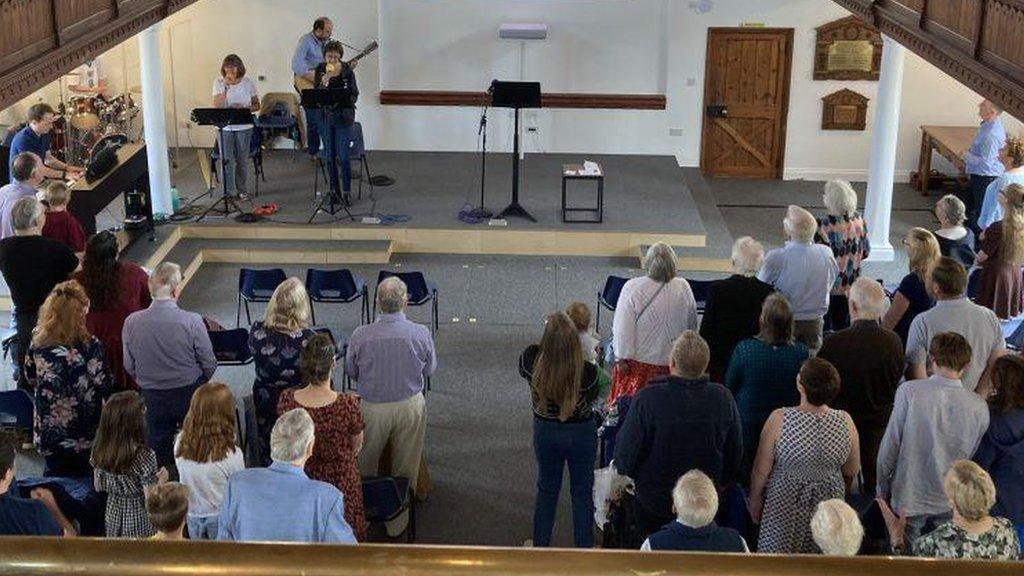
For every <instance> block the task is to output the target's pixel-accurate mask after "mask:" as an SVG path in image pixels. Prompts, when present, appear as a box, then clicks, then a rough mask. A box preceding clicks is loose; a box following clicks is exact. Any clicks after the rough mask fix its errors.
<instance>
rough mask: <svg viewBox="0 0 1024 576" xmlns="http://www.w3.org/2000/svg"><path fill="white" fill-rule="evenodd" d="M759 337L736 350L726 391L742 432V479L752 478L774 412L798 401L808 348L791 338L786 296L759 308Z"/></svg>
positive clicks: (776, 296)
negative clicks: (760, 443)
mask: <svg viewBox="0 0 1024 576" xmlns="http://www.w3.org/2000/svg"><path fill="white" fill-rule="evenodd" d="M760 325H761V332H760V333H759V334H758V335H757V337H755V338H747V339H746V340H744V341H742V342H740V343H739V344H737V345H736V350H735V352H733V354H732V360H731V361H730V362H729V369H728V371H727V372H726V373H725V386H726V387H727V388H728V389H729V390H730V391H731V392H732V393H733V396H735V398H736V407H737V409H738V410H739V412H740V421H741V422H742V430H743V474H742V475H743V476H745V477H749V476H748V474H749V472H750V467H751V465H752V463H753V461H754V455H755V454H757V444H758V439H759V438H760V437H761V428H763V427H764V423H765V420H767V419H768V416H769V415H770V414H771V413H772V411H773V410H775V409H776V408H781V407H783V406H791V405H793V404H796V403H797V402H798V401H799V400H800V395H799V393H798V392H797V390H796V389H795V388H794V387H793V385H792V382H794V381H796V377H797V374H798V373H799V372H800V366H801V365H802V364H803V363H804V360H807V356H808V353H807V347H806V346H804V345H803V344H801V343H799V342H796V341H794V339H793V311H792V309H791V308H790V307H789V302H787V301H786V297H785V296H783V295H782V294H777V293H776V294H771V295H769V296H768V297H767V298H765V300H764V304H763V305H762V307H761V318H760Z"/></svg>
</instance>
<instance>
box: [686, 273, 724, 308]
mask: <svg viewBox="0 0 1024 576" xmlns="http://www.w3.org/2000/svg"><path fill="white" fill-rule="evenodd" d="M686 281H687V282H688V283H689V284H690V290H692V291H693V299H694V300H696V301H697V308H700V309H703V308H704V303H705V302H707V301H708V292H709V291H710V290H711V285H712V284H714V283H715V282H718V280H690V279H687V280H686Z"/></svg>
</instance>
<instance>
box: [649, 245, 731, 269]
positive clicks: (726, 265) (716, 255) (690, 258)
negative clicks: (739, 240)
mask: <svg viewBox="0 0 1024 576" xmlns="http://www.w3.org/2000/svg"><path fill="white" fill-rule="evenodd" d="M650 247H651V245H650V244H641V245H640V249H639V250H638V251H637V254H636V256H637V260H638V261H639V264H640V267H641V268H643V266H644V256H646V254H647V250H648V249H649V248H650ZM672 249H673V250H675V252H676V266H678V267H679V269H680V270H686V271H691V272H722V273H729V272H732V254H731V251H732V248H731V247H725V248H724V249H723V248H722V247H714V248H694V247H692V246H673V247H672Z"/></svg>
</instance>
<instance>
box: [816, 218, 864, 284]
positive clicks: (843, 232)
mask: <svg viewBox="0 0 1024 576" xmlns="http://www.w3.org/2000/svg"><path fill="white" fill-rule="evenodd" d="M816 240H817V241H818V243H820V244H825V245H826V246H828V247H830V248H832V255H833V256H835V257H836V264H838V265H839V287H840V289H841V291H842V293H843V294H846V293H847V292H848V291H849V290H850V285H851V284H853V281H854V280H856V279H857V278H858V277H860V265H861V262H863V261H864V260H865V259H866V258H867V257H868V255H869V254H870V253H871V245H870V243H869V242H868V225H867V224H865V223H864V219H863V218H861V216H860V214H858V213H857V212H854V213H852V214H849V215H846V216H833V215H831V214H829V215H828V216H823V217H821V218H819V219H818V234H817V237H816Z"/></svg>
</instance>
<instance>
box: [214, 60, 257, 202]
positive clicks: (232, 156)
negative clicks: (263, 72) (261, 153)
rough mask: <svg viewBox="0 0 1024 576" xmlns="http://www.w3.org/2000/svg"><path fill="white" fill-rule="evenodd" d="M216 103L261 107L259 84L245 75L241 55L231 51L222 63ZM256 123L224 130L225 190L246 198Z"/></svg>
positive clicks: (247, 195) (215, 81)
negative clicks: (253, 132)
mask: <svg viewBox="0 0 1024 576" xmlns="http://www.w3.org/2000/svg"><path fill="white" fill-rule="evenodd" d="M213 105H214V106H215V107H217V108H242V109H246V108H247V109H249V110H251V111H252V112H258V111H259V109H260V95H259V93H258V92H257V91H256V85H255V84H253V82H252V80H250V79H248V78H246V77H245V64H243V63H242V59H241V58H239V57H238V55H237V54H228V55H227V56H225V57H224V62H222V63H221V65H220V78H217V79H216V80H214V81H213ZM252 131H253V125H252V124H237V125H232V126H225V127H224V129H223V130H221V139H222V140H223V145H224V149H223V150H221V151H220V162H221V168H222V172H221V174H223V176H224V189H225V190H227V191H228V192H230V191H231V190H232V189H234V191H235V194H236V196H238V197H239V198H240V199H242V200H246V199H248V197H249V185H248V178H249V176H248V174H249V143H250V142H251V140H252Z"/></svg>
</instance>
